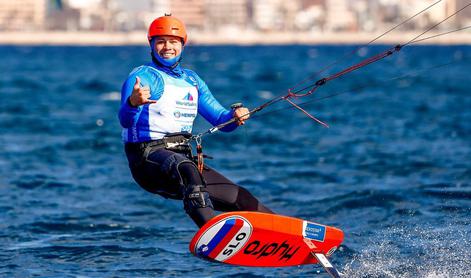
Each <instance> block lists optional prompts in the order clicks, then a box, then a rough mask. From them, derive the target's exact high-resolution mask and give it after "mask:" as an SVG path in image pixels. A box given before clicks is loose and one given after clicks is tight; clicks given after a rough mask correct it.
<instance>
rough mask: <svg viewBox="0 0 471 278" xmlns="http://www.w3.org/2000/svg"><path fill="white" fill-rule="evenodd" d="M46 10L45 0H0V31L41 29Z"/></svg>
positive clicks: (44, 24)
mask: <svg viewBox="0 0 471 278" xmlns="http://www.w3.org/2000/svg"><path fill="white" fill-rule="evenodd" d="M46 12H47V3H46V0H15V1H0V31H35V30H42V29H44V28H45V26H46Z"/></svg>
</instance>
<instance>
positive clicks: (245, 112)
mask: <svg viewBox="0 0 471 278" xmlns="http://www.w3.org/2000/svg"><path fill="white" fill-rule="evenodd" d="M249 117H250V111H249V109H247V108H245V107H239V108H237V109H236V110H234V118H236V119H237V125H243V124H245V121H246V120H247V119H248V118H249Z"/></svg>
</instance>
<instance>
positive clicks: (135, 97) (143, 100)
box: [129, 76, 157, 107]
mask: <svg viewBox="0 0 471 278" xmlns="http://www.w3.org/2000/svg"><path fill="white" fill-rule="evenodd" d="M140 84H141V79H140V78H139V76H136V83H135V84H134V88H133V89H132V94H131V96H130V97H129V102H130V103H131V105H132V106H134V107H137V106H140V105H144V104H151V103H156V102H157V101H155V100H151V99H149V98H150V88H149V87H148V86H146V87H141V85H140Z"/></svg>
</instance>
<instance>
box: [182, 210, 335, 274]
mask: <svg viewBox="0 0 471 278" xmlns="http://www.w3.org/2000/svg"><path fill="white" fill-rule="evenodd" d="M306 240H307V241H308V242H310V243H311V244H306V242H305V241H306ZM342 240H343V232H342V231H341V230H340V229H337V228H334V227H329V226H325V225H322V224H318V223H314V222H310V221H305V220H302V219H298V218H294V217H288V216H282V215H277V214H268V213H261V212H249V211H235V212H228V213H223V214H220V215H218V216H216V217H214V218H213V219H211V220H210V221H208V222H207V223H206V224H205V225H204V226H203V227H201V229H200V230H199V231H198V232H197V233H196V235H195V236H194V237H193V239H192V240H191V242H190V251H191V253H193V254H194V255H195V256H198V257H201V258H204V259H209V260H213V261H217V262H222V263H226V264H233V265H242V266H265V267H281V266H294V265H301V264H315V263H318V261H317V259H316V257H315V256H313V255H312V253H311V252H314V253H321V254H324V255H326V256H330V255H331V254H332V253H333V252H334V251H335V250H336V249H337V248H338V247H339V245H340V244H341V243H342Z"/></svg>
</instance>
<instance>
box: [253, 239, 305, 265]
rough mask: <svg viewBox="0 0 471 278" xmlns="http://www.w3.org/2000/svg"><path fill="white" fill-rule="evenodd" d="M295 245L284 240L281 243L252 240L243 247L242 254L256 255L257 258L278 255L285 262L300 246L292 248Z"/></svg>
mask: <svg viewBox="0 0 471 278" xmlns="http://www.w3.org/2000/svg"><path fill="white" fill-rule="evenodd" d="M295 247H296V246H292V245H290V244H288V242H287V241H286V240H285V241H283V243H281V244H280V243H276V242H272V243H265V244H262V243H261V242H260V241H258V240H254V241H252V242H250V243H249V244H248V245H247V247H245V249H244V254H247V255H252V256H256V257H257V259H260V258H262V257H268V256H278V260H279V261H281V260H285V261H286V262H287V261H289V259H291V257H293V255H294V254H296V252H298V250H299V248H300V247H299V246H298V248H296V249H294V248H295Z"/></svg>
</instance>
